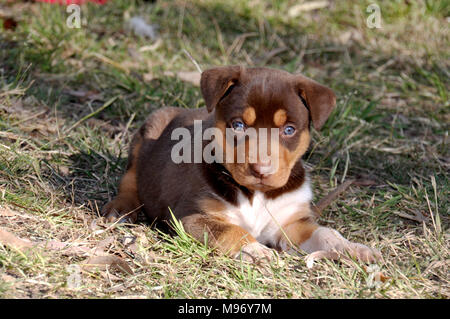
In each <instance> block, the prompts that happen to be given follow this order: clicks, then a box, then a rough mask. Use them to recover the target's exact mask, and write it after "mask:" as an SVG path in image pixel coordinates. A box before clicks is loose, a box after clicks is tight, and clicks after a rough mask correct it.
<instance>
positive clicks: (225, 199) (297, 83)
mask: <svg viewBox="0 0 450 319" xmlns="http://www.w3.org/2000/svg"><path fill="white" fill-rule="evenodd" d="M201 91H202V94H203V97H204V99H205V102H206V107H205V108H200V109H183V108H162V109H159V110H157V111H155V112H154V113H153V114H151V115H150V116H149V118H148V119H147V121H146V122H145V123H144V125H143V126H142V127H141V129H140V130H139V131H138V132H137V133H136V135H135V136H134V138H133V141H132V144H131V148H130V154H129V163H128V166H127V171H126V173H125V175H124V177H123V178H122V180H121V184H120V188H119V194H118V195H117V197H116V198H115V199H114V200H113V201H111V202H110V203H108V204H107V205H106V206H105V208H104V209H103V214H104V215H105V216H106V217H107V218H108V219H109V220H116V219H117V218H123V217H127V218H128V220H129V221H135V219H136V216H137V215H136V212H137V211H138V209H140V208H141V207H142V209H143V211H144V212H145V214H146V215H147V217H148V218H149V219H150V220H151V221H155V220H156V221H168V220H169V219H170V218H171V217H170V213H169V207H170V209H171V211H172V212H173V213H174V215H175V217H176V218H178V219H180V220H181V221H182V223H183V225H184V227H185V229H186V231H187V232H189V233H190V234H191V235H192V236H193V237H195V238H196V239H198V240H200V241H203V240H204V238H205V233H206V234H207V238H208V243H209V244H210V245H213V246H214V247H217V248H218V249H219V251H222V252H223V253H227V254H231V255H232V256H236V257H243V258H244V259H248V260H253V261H255V260H259V259H261V258H270V257H272V250H270V249H269V248H268V247H269V246H270V247H271V248H274V249H277V250H287V251H295V249H293V248H301V249H304V250H305V251H306V252H308V253H312V252H315V251H321V250H325V251H327V252H335V253H337V254H338V255H340V254H342V253H344V252H345V253H350V254H351V255H354V256H355V257H357V258H360V259H362V260H365V261H371V260H374V259H375V258H376V257H378V256H379V254H378V253H377V252H376V251H375V250H372V249H370V248H368V247H366V246H364V245H359V244H353V243H350V242H348V241H347V240H345V239H344V238H343V237H342V236H341V235H340V234H339V233H337V232H336V231H334V230H330V229H328V228H325V227H321V226H319V225H318V224H317V223H316V222H315V216H314V214H313V213H312V211H311V209H310V201H311V199H312V192H311V189H310V185H309V182H308V178H307V176H306V174H305V170H304V168H303V165H302V162H301V157H302V155H303V154H304V153H305V152H306V150H307V148H308V145H309V142H310V133H309V130H310V122H312V125H313V126H314V127H315V128H316V129H320V128H321V127H322V125H323V124H324V123H325V121H326V119H327V118H328V116H329V114H330V113H331V111H332V109H333V108H334V106H335V101H336V99H335V95H334V93H333V92H332V91H331V90H330V89H329V88H327V87H325V86H323V85H320V84H318V83H317V82H314V81H313V80H311V79H308V78H306V77H304V76H302V75H293V74H290V73H288V72H284V71H279V70H274V69H268V68H244V67H240V66H231V67H220V68H213V69H210V70H207V71H205V72H203V73H202V77H201ZM236 118H240V119H242V121H243V122H244V123H245V124H246V125H247V126H249V127H253V128H255V129H258V128H268V129H270V128H278V129H280V132H283V130H284V128H285V127H286V126H287V125H290V126H293V127H294V128H295V129H296V132H295V133H294V134H292V136H282V135H280V137H279V152H278V154H269V155H270V156H271V157H270V160H269V161H266V162H263V161H262V159H260V158H259V157H258V158H257V162H256V163H251V161H250V159H249V156H248V154H247V155H246V158H245V162H244V163H223V164H221V163H217V162H214V163H211V164H208V163H206V162H202V163H192V164H190V163H181V164H176V163H174V162H173V161H172V160H171V150H172V147H173V146H174V145H175V144H176V143H178V141H174V140H171V134H172V131H173V130H174V129H176V128H180V127H183V128H187V129H188V130H189V131H190V132H191V136H193V130H194V120H202V121H203V122H202V125H203V129H206V128H213V127H215V128H218V129H220V130H221V131H222V132H223V133H224V136H225V132H226V129H227V128H231V127H232V122H233V120H234V119H236ZM204 143H206V142H204ZM217 143H218V145H220V146H221V147H222V148H223V152H224V154H225V153H226V152H227V149H226V147H225V145H226V140H225V138H224V140H223V141H217ZM246 143H248V141H246ZM246 147H247V148H248V145H247V144H246ZM235 155H236V152H235ZM275 159H277V161H278V163H279V165H278V169H276V170H274V171H273V172H272V171H270V172H271V173H267V172H268V170H267V167H268V166H271V165H272V164H271V163H273V162H275ZM355 245H356V246H355ZM293 246H295V247H293ZM329 256H332V254H331V255H329Z"/></svg>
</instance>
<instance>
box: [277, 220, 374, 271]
mask: <svg viewBox="0 0 450 319" xmlns="http://www.w3.org/2000/svg"><path fill="white" fill-rule="evenodd" d="M283 232H284V233H282V234H280V240H279V247H280V248H281V249H282V250H286V251H288V252H292V250H291V248H292V244H293V245H295V246H296V247H298V248H300V249H302V250H304V251H305V252H307V253H308V254H310V255H309V256H308V257H307V265H308V267H310V266H312V262H313V261H314V260H315V259H320V258H330V259H339V258H341V257H345V256H346V255H347V254H348V255H350V256H351V257H353V258H356V259H358V260H360V261H362V262H375V261H376V260H377V259H379V258H380V257H381V255H380V253H379V252H378V251H377V250H375V249H371V248H369V247H367V246H365V245H363V244H358V243H353V242H350V241H348V240H347V239H345V238H344V237H342V235H341V234H340V233H339V232H337V231H336V230H334V229H331V228H327V227H322V226H319V225H318V224H316V223H315V222H313V221H311V220H310V219H299V220H297V221H294V222H292V223H290V224H289V225H285V226H284V227H283ZM286 237H287V238H286Z"/></svg>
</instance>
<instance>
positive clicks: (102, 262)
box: [82, 255, 133, 275]
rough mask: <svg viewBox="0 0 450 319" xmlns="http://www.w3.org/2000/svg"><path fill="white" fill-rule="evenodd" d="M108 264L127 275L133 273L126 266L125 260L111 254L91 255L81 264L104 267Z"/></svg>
mask: <svg viewBox="0 0 450 319" xmlns="http://www.w3.org/2000/svg"><path fill="white" fill-rule="evenodd" d="M108 265H109V266H110V267H112V268H114V269H117V270H120V271H123V272H125V273H127V274H129V275H133V270H132V269H131V268H130V266H128V264H127V262H126V261H125V260H123V259H122V258H119V257H117V256H113V255H107V256H96V257H91V258H89V259H87V260H86V261H85V262H83V264H82V266H83V267H98V266H103V268H105V269H106V267H107V266H108Z"/></svg>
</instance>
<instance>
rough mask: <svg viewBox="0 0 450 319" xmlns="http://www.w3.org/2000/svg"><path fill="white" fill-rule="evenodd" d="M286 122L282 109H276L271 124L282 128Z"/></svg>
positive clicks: (284, 112)
mask: <svg viewBox="0 0 450 319" xmlns="http://www.w3.org/2000/svg"><path fill="white" fill-rule="evenodd" d="M286 120H287V115H286V111H285V110H283V109H278V110H277V111H276V112H275V114H274V115H273V122H274V123H275V125H276V126H278V127H280V126H283V125H284V123H286Z"/></svg>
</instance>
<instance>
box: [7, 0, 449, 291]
mask: <svg viewBox="0 0 450 319" xmlns="http://www.w3.org/2000/svg"><path fill="white" fill-rule="evenodd" d="M298 3H300V2H298V1H282V0H279V1H273V2H272V1H262V0H246V1H238V0H220V1H210V0H196V1H182V0H175V1H163V0H160V1H157V2H156V3H152V2H143V1H126V0H120V1H119V0H117V1H109V2H108V3H107V4H106V5H104V6H99V5H93V4H89V5H83V6H82V7H81V28H69V27H68V26H67V25H66V19H67V17H68V16H69V13H67V12H66V11H65V7H59V6H57V5H56V6H55V5H48V4H39V3H33V2H30V1H27V2H24V1H15V2H14V1H13V2H8V1H7V2H2V3H1V4H0V17H1V18H4V19H6V17H13V19H14V20H15V21H16V22H17V27H16V28H15V29H14V28H13V25H12V24H11V23H10V24H7V23H5V24H4V30H2V33H1V34H0V48H1V50H0V297H2V298H29V297H32V298H73V297H77V298H98V297H100V298H104V297H108V298H122V297H131V298H155V297H156V298H173V297H177V298H179V297H181V298H449V297H450V285H449V271H448V269H449V268H448V267H449V254H448V253H449V233H448V226H449V175H448V172H449V158H450V156H449V155H450V154H449V149H448V128H449V122H450V121H449V120H450V116H449V100H448V88H449V61H450V59H449V50H448V47H449V33H448V16H449V2H448V1H446V0H442V1H406V0H404V1H403V0H395V1H387V0H386V1H376V2H375V3H376V4H377V5H378V6H379V8H380V9H381V11H380V12H381V28H369V25H368V23H367V19H368V18H370V17H369V16H370V15H371V14H372V13H373V11H372V12H368V11H367V7H368V6H369V4H371V3H372V2H371V1H331V0H330V1H328V4H327V6H325V7H322V8H318V9H315V10H306V9H305V8H304V7H303V9H302V7H299V6H298V5H297V4H298ZM316 3H317V2H316ZM322 3H323V2H322ZM133 16H141V17H143V18H144V19H146V21H147V22H148V23H149V24H154V25H157V26H158V30H157V37H156V38H155V39H148V38H141V37H139V36H136V35H134V34H133V33H132V31H131V30H130V28H129V26H128V25H127V22H126V21H127V20H128V19H129V18H131V17H133ZM186 52H188V53H189V54H190V55H191V56H192V59H191V58H190V57H189V56H188V54H186ZM193 60H195V61H196V62H197V63H198V64H199V66H200V67H201V68H202V69H203V70H204V69H206V68H207V67H209V66H217V65H231V64H243V65H247V66H269V67H274V68H279V69H283V70H287V71H290V72H301V73H303V74H305V75H307V76H309V77H312V78H314V79H315V80H317V81H318V82H320V83H323V84H326V85H327V86H329V87H331V88H332V89H333V90H334V91H335V92H336V94H337V97H338V101H337V108H336V110H335V111H334V112H333V113H332V115H331V117H330V119H329V120H328V122H327V124H326V126H325V127H324V129H322V130H321V131H320V132H316V131H314V132H313V134H312V138H313V142H312V144H311V147H310V149H309V151H308V153H307V155H306V156H305V158H304V160H305V162H306V163H307V165H308V167H309V170H310V174H311V179H312V181H313V185H314V193H315V201H317V200H319V199H320V198H322V197H323V196H325V195H326V194H327V193H328V192H329V191H332V190H333V189H334V188H335V187H337V186H338V185H340V184H341V183H343V182H345V181H346V180H349V179H355V178H359V179H363V180H364V181H365V183H362V184H361V183H360V184H354V185H352V186H350V188H349V189H348V190H347V191H346V192H344V193H343V194H341V195H340V197H339V198H338V199H337V200H335V201H334V202H333V203H332V204H331V205H330V206H329V207H328V208H327V209H326V210H325V211H324V212H323V214H322V216H321V218H320V222H321V224H323V225H327V226H330V227H333V228H336V229H337V230H339V231H340V232H341V233H342V234H344V235H345V236H346V237H347V238H349V239H351V240H353V241H358V242H361V243H364V244H366V245H369V246H372V247H376V248H377V249H379V250H380V251H381V253H382V255H383V257H384V259H383V260H382V261H380V262H379V263H378V264H377V265H370V266H366V265H363V264H360V263H358V262H356V261H346V262H333V261H326V260H325V261H319V262H317V263H316V264H315V265H314V267H313V268H311V269H309V268H307V267H306V264H305V258H304V257H305V256H304V255H302V254H300V255H299V256H289V255H284V254H281V255H280V256H279V258H278V260H276V261H274V262H273V263H272V264H270V265H251V264H247V263H243V262H239V261H235V260H232V259H230V258H227V257H225V256H220V255H218V254H217V253H216V252H214V251H212V250H210V249H208V248H206V247H205V246H204V245H203V244H202V243H198V242H195V241H194V240H193V239H191V238H190V237H189V236H187V235H186V234H185V233H184V232H183V230H182V229H181V227H180V226H179V225H177V224H175V226H174V227H175V228H176V229H177V232H178V234H179V235H178V236H167V235H165V234H161V233H159V232H158V231H157V230H155V229H152V228H151V227H150V225H149V224H148V223H147V222H146V220H145V219H144V218H140V221H139V223H138V224H136V225H120V224H112V225H111V224H107V223H105V221H104V220H102V219H101V218H99V217H98V215H99V210H100V209H101V207H102V205H104V204H105V203H106V202H107V201H108V200H109V199H111V198H112V197H113V196H114V195H115V194H116V192H117V182H118V180H119V178H120V175H121V174H122V173H123V171H124V168H125V165H126V160H127V148H128V144H129V141H130V138H131V136H132V133H133V131H134V130H135V129H137V128H138V127H139V125H140V124H141V123H143V121H144V119H145V117H146V116H147V115H148V114H149V113H150V112H151V111H152V110H154V109H157V108H160V107H162V106H169V105H174V106H179V107H193V108H195V107H200V106H203V105H204V101H203V99H202V97H201V94H200V90H199V88H198V86H197V82H196V79H197V78H198V73H197V68H196V66H195V65H194V63H193ZM187 72H191V73H187ZM180 182H182V181H180ZM66 245H68V246H66ZM98 252H100V253H101V254H103V255H104V254H108V255H107V256H106V257H104V256H103V257H98V256H96V255H98ZM92 264H104V266H103V267H93V266H92ZM375 275H376V276H375Z"/></svg>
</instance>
